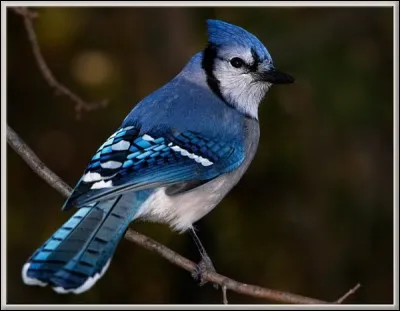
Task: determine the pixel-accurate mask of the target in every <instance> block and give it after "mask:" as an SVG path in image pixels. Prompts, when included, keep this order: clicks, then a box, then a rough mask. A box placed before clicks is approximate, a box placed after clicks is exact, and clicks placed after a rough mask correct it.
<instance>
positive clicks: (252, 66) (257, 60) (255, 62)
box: [249, 48, 261, 72]
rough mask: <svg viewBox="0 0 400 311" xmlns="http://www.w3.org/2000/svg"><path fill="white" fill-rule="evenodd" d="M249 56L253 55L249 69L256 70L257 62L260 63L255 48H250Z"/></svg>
mask: <svg viewBox="0 0 400 311" xmlns="http://www.w3.org/2000/svg"><path fill="white" fill-rule="evenodd" d="M251 56H253V60H254V62H253V64H251V65H250V66H249V70H250V71H252V72H256V71H257V68H258V64H260V63H261V61H260V56H259V55H258V54H257V52H256V50H255V49H253V48H251Z"/></svg>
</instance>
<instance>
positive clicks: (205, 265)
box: [192, 256, 218, 289]
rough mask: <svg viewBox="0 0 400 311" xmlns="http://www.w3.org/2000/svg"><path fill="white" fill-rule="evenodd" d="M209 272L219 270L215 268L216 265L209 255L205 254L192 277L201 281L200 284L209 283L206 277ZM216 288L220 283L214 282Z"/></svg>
mask: <svg viewBox="0 0 400 311" xmlns="http://www.w3.org/2000/svg"><path fill="white" fill-rule="evenodd" d="M208 272H214V273H216V272H217V271H216V270H215V268H214V265H213V263H212V261H211V259H210V257H208V256H203V257H202V259H201V261H200V262H199V263H198V264H197V265H196V269H195V271H193V273H192V277H193V278H194V279H195V280H196V281H198V282H199V286H203V285H205V284H207V283H208V281H207V280H206V279H205V274H206V273H208ZM214 287H215V289H218V284H214Z"/></svg>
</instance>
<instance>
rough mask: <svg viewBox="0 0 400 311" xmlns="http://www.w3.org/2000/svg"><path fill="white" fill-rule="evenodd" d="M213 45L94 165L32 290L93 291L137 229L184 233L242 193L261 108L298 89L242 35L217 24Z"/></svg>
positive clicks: (44, 254)
mask: <svg viewBox="0 0 400 311" xmlns="http://www.w3.org/2000/svg"><path fill="white" fill-rule="evenodd" d="M208 41H209V42H208V43H209V44H208V46H207V47H206V48H205V50H204V51H201V52H199V53H197V54H196V55H194V56H193V57H192V59H191V60H190V61H189V62H188V64H187V65H186V66H185V67H184V68H183V70H182V71H181V72H180V73H179V74H178V75H177V76H176V77H174V78H173V79H172V80H171V81H170V82H168V83H166V84H165V85H164V86H162V87H160V88H159V89H158V90H156V91H155V92H153V93H152V94H150V95H149V96H147V97H145V98H144V99H143V100H141V101H140V102H139V103H138V104H137V105H136V106H135V107H134V108H133V109H132V111H131V112H130V113H129V114H128V115H127V117H126V118H125V119H124V121H123V122H122V124H121V125H120V127H119V128H118V130H117V131H115V133H113V134H112V135H111V136H110V137H109V138H108V139H107V140H106V141H105V142H104V144H103V145H102V146H101V147H100V148H99V149H98V150H97V151H96V153H95V154H94V155H93V157H92V158H91V159H90V161H89V163H88V165H87V167H86V168H85V170H84V171H83V174H82V177H81V178H80V180H79V181H78V183H77V184H76V186H75V187H74V190H73V192H72V194H71V195H70V197H69V198H68V199H67V200H66V201H65V203H64V205H63V210H64V211H67V210H71V209H73V208H76V209H77V210H76V212H75V214H74V215H73V216H72V217H71V218H70V220H68V221H67V222H66V223H65V224H64V225H63V226H62V227H61V228H60V229H58V230H57V231H56V232H55V233H54V234H53V236H52V237H51V238H50V239H49V240H48V241H46V242H45V243H44V244H43V246H41V247H40V248H39V249H38V250H37V251H36V252H35V253H34V254H33V255H32V256H31V257H30V258H29V260H28V261H27V263H26V264H25V265H24V267H23V271H22V277H23V280H24V282H25V283H26V284H28V285H41V286H44V285H49V286H51V287H52V288H53V289H54V290H55V291H57V292H58V293H71V292H72V293H76V294H78V293H82V292H84V291H87V290H88V289H90V288H91V287H92V286H93V285H94V284H95V283H96V281H97V280H98V279H99V278H100V277H101V276H102V275H103V274H104V273H105V271H106V270H107V268H108V266H109V264H110V261H111V259H112V257H113V254H114V252H115V251H116V248H117V245H118V242H119V241H120V239H121V238H122V236H123V234H124V232H125V231H126V229H127V228H128V226H129V224H130V223H131V222H132V221H133V220H135V219H145V220H149V221H154V222H159V223H166V224H168V225H170V227H171V228H172V229H174V230H177V231H180V232H185V231H186V230H188V229H190V228H192V225H193V223H195V222H196V221H198V220H199V219H201V218H202V217H203V216H204V215H206V214H207V213H208V212H209V211H211V210H212V209H213V208H214V207H215V206H216V205H217V204H218V203H219V202H220V201H221V200H222V198H223V197H224V196H225V195H226V194H227V193H228V192H229V191H230V190H231V189H232V188H233V187H234V186H235V185H236V184H237V183H238V181H239V180H240V178H241V177H242V176H243V174H244V173H245V172H246V170H247V168H248V166H249V165H250V163H251V161H252V159H253V157H254V155H255V153H256V150H257V146H258V140H259V125H258V114H257V111H258V105H259V104H260V102H261V100H262V99H263V97H264V96H265V94H266V93H267V91H268V90H269V88H270V87H271V85H272V84H277V83H290V82H292V81H293V79H292V78H291V77H290V76H288V75H286V74H284V73H282V72H280V71H278V70H276V69H275V67H274V66H273V64H272V59H271V56H270V55H269V52H268V51H267V49H266V48H265V47H264V45H263V44H262V43H261V42H260V41H259V40H258V39H257V38H256V37H255V36H254V35H252V34H250V33H249V32H247V31H246V30H244V29H243V28H240V27H237V26H234V25H231V24H228V23H225V22H221V21H216V20H210V21H208Z"/></svg>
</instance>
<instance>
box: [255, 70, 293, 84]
mask: <svg viewBox="0 0 400 311" xmlns="http://www.w3.org/2000/svg"><path fill="white" fill-rule="evenodd" d="M260 80H261V81H265V82H269V83H272V84H289V83H293V82H294V78H293V77H292V76H290V75H288V74H287V73H284V72H282V71H279V70H277V69H275V68H272V69H268V70H266V71H263V72H261V73H260Z"/></svg>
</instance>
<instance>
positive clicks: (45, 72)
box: [13, 7, 108, 118]
mask: <svg viewBox="0 0 400 311" xmlns="http://www.w3.org/2000/svg"><path fill="white" fill-rule="evenodd" d="M13 10H14V12H15V13H17V14H19V15H21V16H22V17H23V19H24V24H25V29H26V31H27V34H28V38H29V41H30V43H31V46H32V51H33V55H34V57H35V59H36V63H37V65H38V67H39V70H40V72H41V73H42V76H43V78H44V79H45V80H46V81H47V83H48V84H49V86H50V87H52V88H53V89H54V90H56V92H57V94H60V95H64V96H66V97H68V98H69V99H70V100H71V101H73V102H74V103H75V111H76V116H77V118H80V116H81V112H82V110H86V111H91V110H94V109H98V108H100V107H105V106H106V105H107V104H108V101H107V100H103V101H101V102H99V103H88V102H85V101H84V100H83V99H82V98H80V97H79V96H78V95H76V94H75V93H73V92H72V91H71V90H70V89H68V88H67V87H66V86H65V85H63V84H62V83H60V82H59V81H58V80H57V79H56V77H55V76H54V74H53V73H52V72H51V70H50V68H49V66H48V65H47V63H46V61H45V59H44V57H43V54H42V52H41V50H40V47H39V43H38V39H37V36H36V33H35V30H34V27H33V23H32V18H34V17H36V16H37V13H34V12H31V11H30V10H28V9H26V8H23V7H18V8H13Z"/></svg>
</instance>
